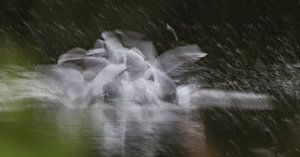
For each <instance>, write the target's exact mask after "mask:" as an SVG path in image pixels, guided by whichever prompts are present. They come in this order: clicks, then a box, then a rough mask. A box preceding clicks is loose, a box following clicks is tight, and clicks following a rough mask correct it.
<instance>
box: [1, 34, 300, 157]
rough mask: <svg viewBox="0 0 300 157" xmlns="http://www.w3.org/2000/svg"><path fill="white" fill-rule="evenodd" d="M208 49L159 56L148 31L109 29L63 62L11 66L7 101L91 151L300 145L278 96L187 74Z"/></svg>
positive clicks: (273, 150)
mask: <svg viewBox="0 0 300 157" xmlns="http://www.w3.org/2000/svg"><path fill="white" fill-rule="evenodd" d="M205 56H206V54H205V53H203V52H202V51H201V50H200V48H199V47H198V46H197V45H186V46H181V47H178V48H174V49H171V50H168V51H166V52H164V53H162V54H161V55H159V56H158V55H157V52H156V50H155V47H154V45H153V43H152V41H150V40H148V39H147V38H146V37H145V36H144V35H142V34H139V33H136V32H128V31H127V32H126V31H125V32H122V31H113V32H104V33H103V34H102V39H98V40H97V41H96V43H95V45H94V48H92V49H89V50H84V49H81V48H74V49H71V50H69V51H67V52H66V53H64V54H62V55H61V56H60V57H59V58H58V61H57V64H55V65H38V66H34V67H33V68H29V69H28V68H24V67H20V66H7V67H5V68H3V70H1V73H0V78H1V84H0V85H1V89H0V90H1V95H0V98H1V99H0V104H1V108H0V111H1V113H13V112H20V110H21V111H22V110H26V109H28V108H37V110H36V111H35V112H34V114H33V115H34V117H35V118H34V119H36V121H37V122H36V123H37V124H38V125H37V126H34V127H33V130H34V131H35V132H36V131H38V132H43V133H46V134H49V136H55V137H58V138H59V139H60V141H63V142H67V143H71V144H72V145H74V144H76V143H80V142H81V140H82V141H85V142H86V144H87V145H86V146H87V147H88V151H89V152H90V155H88V156H149V157H153V156H170V155H171V156H264V155H269V156H276V155H291V154H292V155H293V154H294V155H296V154H297V151H298V149H297V148H294V147H295V146H296V145H297V144H298V142H297V140H290V139H291V138H293V137H299V135H298V133H297V130H299V129H298V128H299V124H298V123H297V122H298V119H294V120H292V121H291V120H289V119H286V120H285V119H282V118H281V117H280V116H279V118H278V114H280V112H281V111H277V108H276V103H275V100H274V98H273V97H272V96H270V95H267V94H255V93H254V92H237V91H225V90H221V89H205V88H202V87H201V86H200V85H199V84H182V83H180V80H179V79H180V76H181V75H182V74H183V73H185V72H187V71H188V70H189V69H190V68H192V66H193V65H195V64H191V63H193V62H195V61H198V60H199V59H201V58H203V57H205ZM18 101H19V103H18ZM16 102H17V103H16ZM4 121H5V118H4ZM284 121H288V122H284ZM287 124H289V126H288V130H289V131H290V130H291V131H294V134H289V133H288V134H287V132H284V131H283V130H282V129H283V128H284V126H285V125H287ZM47 130H55V131H50V132H47ZM52 134H53V135H52ZM257 137H259V138H260V139H259V140H255V138H257ZM83 139H84V140H83ZM257 141H258V142H257ZM289 142H291V143H289ZM74 147H75V146H74ZM289 147H290V148H291V150H289V149H288V148H289ZM62 149H64V147H62Z"/></svg>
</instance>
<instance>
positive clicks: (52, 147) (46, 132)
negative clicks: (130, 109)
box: [0, 109, 89, 157]
mask: <svg viewBox="0 0 300 157" xmlns="http://www.w3.org/2000/svg"><path fill="white" fill-rule="evenodd" d="M36 116H37V111H35V110H34V109H26V110H22V111H16V112H1V113H0V139H1V140H0V145H1V147H0V156H3V157H41V156H43V157H53V156H56V157H83V156H87V155H88V154H89V150H88V149H87V146H86V139H85V138H83V136H82V134H81V132H80V130H76V131H77V133H78V134H79V136H75V135H73V134H68V133H63V134H62V132H59V130H57V129H58V128H57V127H55V123H54V121H49V120H48V121H47V123H46V122H45V121H42V120H39V119H40V118H41V117H38V118H37V117H36ZM53 125H54V126H53ZM80 134H81V135H80ZM70 139H73V140H70ZM74 140H75V141H77V142H74Z"/></svg>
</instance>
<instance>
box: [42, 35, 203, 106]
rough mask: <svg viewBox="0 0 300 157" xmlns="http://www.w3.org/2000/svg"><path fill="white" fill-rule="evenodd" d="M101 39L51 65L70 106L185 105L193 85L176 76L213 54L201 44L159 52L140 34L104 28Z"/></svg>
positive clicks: (62, 56) (68, 52)
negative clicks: (181, 100) (104, 103)
mask: <svg viewBox="0 0 300 157" xmlns="http://www.w3.org/2000/svg"><path fill="white" fill-rule="evenodd" d="M101 37H102V38H101V39H98V40H97V41H96V42H95V44H94V48H92V49H90V50H85V49H82V48H73V49H71V50H69V51H67V52H66V53H64V54H62V55H61V56H60V57H59V58H58V61H57V65H54V66H51V68H48V70H47V74H48V75H49V76H50V77H52V78H55V80H57V81H58V82H59V86H60V87H61V88H62V89H64V92H63V98H64V100H65V102H64V104H72V105H74V104H78V105H82V106H85V105H88V104H91V103H93V102H95V101H97V100H104V101H129V102H134V103H137V104H148V103H151V104H159V103H162V102H169V103H179V100H178V98H179V96H178V94H180V93H187V92H186V91H187V90H189V89H190V90H192V87H191V86H177V85H176V84H175V82H174V81H175V80H174V78H175V77H174V76H178V75H180V74H182V73H183V72H185V71H187V70H188V64H187V63H190V64H191V63H193V62H194V61H197V60H199V59H200V58H203V57H205V56H206V55H207V54H206V53H203V52H202V51H201V50H200V48H199V47H198V46H197V45H186V46H182V47H177V48H175V49H171V50H167V51H165V52H164V53H162V54H161V55H159V56H158V55H157V52H156V49H155V46H154V44H153V42H152V41H150V40H148V39H147V37H146V36H144V35H143V34H140V33H137V32H131V31H111V32H103V33H102V34H101ZM49 69H50V70H49ZM172 78H173V79H172ZM180 91H182V92H180ZM184 91H185V92H184Z"/></svg>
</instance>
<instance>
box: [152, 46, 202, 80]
mask: <svg viewBox="0 0 300 157" xmlns="http://www.w3.org/2000/svg"><path fill="white" fill-rule="evenodd" d="M206 55H207V54H206V53H204V52H202V51H201V49H200V48H199V47H198V46H197V45H187V46H181V47H178V48H175V49H171V50H168V51H166V52H164V53H163V54H161V55H160V56H159V57H158V58H157V59H156V60H155V62H154V67H156V68H158V69H160V70H162V71H164V72H166V73H167V74H168V75H169V76H170V77H173V76H178V75H180V74H182V73H184V72H187V71H188V70H189V69H190V66H191V65H193V64H194V62H195V61H197V60H199V59H200V58H203V57H205V56H206Z"/></svg>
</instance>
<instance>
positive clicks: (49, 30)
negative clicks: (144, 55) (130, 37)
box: [0, 0, 300, 67]
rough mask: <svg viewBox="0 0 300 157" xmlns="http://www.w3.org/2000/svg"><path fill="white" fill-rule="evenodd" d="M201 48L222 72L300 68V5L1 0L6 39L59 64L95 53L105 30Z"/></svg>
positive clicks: (239, 0)
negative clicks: (78, 52) (67, 55)
mask: <svg viewBox="0 0 300 157" xmlns="http://www.w3.org/2000/svg"><path fill="white" fill-rule="evenodd" d="M167 24H169V25H170V26H172V27H173V28H174V29H175V31H176V33H177V35H178V37H179V40H180V43H197V44H199V45H200V47H201V48H202V49H203V51H205V52H207V53H208V54H209V56H208V61H209V62H210V63H211V65H213V66H216V67H219V66H221V67H223V66H224V64H230V65H231V66H238V67H251V66H254V65H256V64H258V62H260V64H277V63H287V62H288V63H297V62H299V58H300V53H299V49H300V46H299V40H298V39H299V38H300V30H299V28H300V27H299V26H300V5H299V1H297V0H263V1H260V0H126V1H124V0H51V1H48V0H26V1H24V0H1V2H0V32H1V35H2V36H3V35H4V36H5V35H8V36H14V37H17V38H18V40H20V41H21V42H23V41H27V43H29V44H31V45H30V46H34V47H35V48H36V50H40V51H41V52H42V51H43V52H44V53H45V55H47V56H48V57H53V59H52V60H55V58H56V57H57V56H58V55H59V54H61V53H63V52H64V51H66V50H68V49H70V48H72V47H75V46H79V47H84V48H90V47H91V46H92V45H93V42H94V41H95V39H97V38H98V37H99V36H100V33H101V32H102V31H104V30H114V29H125V30H133V31H138V32H141V33H144V34H146V35H147V36H148V37H149V38H150V39H152V40H153V41H155V42H156V45H157V46H158V49H159V51H160V52H162V51H163V50H166V49H168V48H171V47H174V46H175V45H176V42H175V41H174V37H173V35H172V33H171V32H170V31H168V30H167V29H166V26H167Z"/></svg>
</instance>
